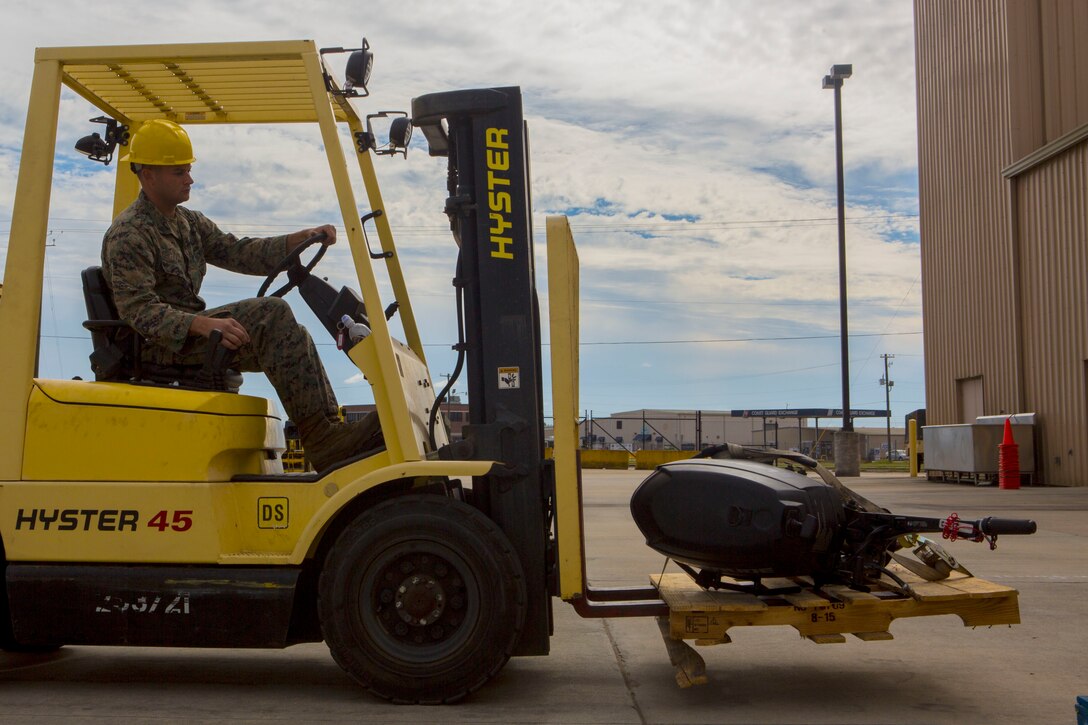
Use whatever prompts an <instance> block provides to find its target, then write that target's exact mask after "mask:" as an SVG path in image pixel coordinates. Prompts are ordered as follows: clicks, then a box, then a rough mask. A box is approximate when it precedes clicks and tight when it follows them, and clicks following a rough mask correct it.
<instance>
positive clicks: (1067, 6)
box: [915, 0, 1088, 485]
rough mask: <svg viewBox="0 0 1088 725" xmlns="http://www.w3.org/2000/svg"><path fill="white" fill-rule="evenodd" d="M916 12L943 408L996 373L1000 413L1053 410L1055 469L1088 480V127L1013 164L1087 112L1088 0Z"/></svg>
mask: <svg viewBox="0 0 1088 725" xmlns="http://www.w3.org/2000/svg"><path fill="white" fill-rule="evenodd" d="M915 23H916V27H915V32H916V51H917V56H916V58H917V59H916V62H917V79H918V135H919V144H918V145H919V152H918V153H919V162H918V167H919V169H918V171H919V187H920V188H919V204H920V209H921V235H922V284H923V315H924V319H925V344H926V398H927V413H928V420H929V423H930V424H941V423H955V422H961V421H959V420H957V413H956V408H957V383H956V381H957V380H963V379H965V378H971V377H974V376H982V378H983V388H984V390H983V395H984V407H985V412H986V413H987V414H999V413H1008V412H1014V411H1016V410H1017V409H1018V408H1022V409H1023V411H1024V412H1027V411H1034V412H1037V413H1038V414H1039V416H1040V418H1039V420H1040V431H1039V440H1038V446H1039V447H1038V449H1037V456H1036V460H1037V461H1038V463H1039V465H1040V473H1041V474H1042V476H1041V478H1042V480H1043V481H1044V482H1047V483H1051V484H1061V485H1088V251H1086V250H1088V220H1086V214H1088V213H1086V211H1085V209H1086V207H1088V141H1081V142H1079V143H1078V144H1077V145H1073V146H1071V147H1070V148H1065V149H1064V150H1063V151H1061V152H1060V153H1058V155H1055V156H1053V157H1052V158H1048V159H1047V160H1046V161H1043V162H1041V163H1039V164H1038V165H1037V166H1031V163H1034V162H1030V161H1022V162H1021V164H1018V167H1021V168H1026V170H1024V171H1020V170H1019V168H1018V169H1017V171H1010V172H1009V173H1010V176H1011V177H1012V178H1010V179H1005V178H1003V177H1002V174H1001V170H1002V168H1005V167H1009V166H1011V165H1012V164H1013V163H1014V162H1017V161H1021V160H1023V159H1025V157H1028V156H1029V155H1030V154H1032V153H1033V152H1036V151H1038V150H1039V149H1040V148H1041V147H1043V146H1045V145H1046V144H1048V143H1050V142H1053V141H1055V140H1056V139H1058V138H1059V137H1061V136H1063V135H1065V134H1069V133H1070V132H1072V131H1075V130H1077V129H1079V128H1081V127H1082V126H1083V125H1084V124H1085V123H1088V1H1086V0H976V1H974V2H963V3H960V2H955V3H953V2H944V1H943V0H916V1H915ZM1067 138H1068V137H1067ZM1057 146H1058V147H1059V148H1064V146H1063V145H1062V144H1061V143H1059V144H1058V145H1057ZM1036 155H1038V154H1036ZM1014 227H1015V228H1014ZM1014 252H1015V254H1014ZM1014 261H1015V263H1016V267H1015V269H1014V267H1013V264H1014ZM1017 286H1018V287H1019V289H1017ZM1017 335H1019V337H1018V338H1017ZM1021 356H1022V357H1021ZM1021 387H1022V389H1021Z"/></svg>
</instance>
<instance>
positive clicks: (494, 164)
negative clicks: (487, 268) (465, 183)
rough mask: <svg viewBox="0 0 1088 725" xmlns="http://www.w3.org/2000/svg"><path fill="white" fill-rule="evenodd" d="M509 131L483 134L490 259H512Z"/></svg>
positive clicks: (491, 131)
mask: <svg viewBox="0 0 1088 725" xmlns="http://www.w3.org/2000/svg"><path fill="white" fill-rule="evenodd" d="M509 133H510V132H509V131H508V130H507V129H505V128H489V129H487V131H486V132H485V134H484V137H485V143H486V146H487V149H486V151H485V157H486V160H487V208H488V209H490V210H491V216H490V221H491V227H490V229H488V235H489V237H490V240H491V245H492V248H491V256H492V257H493V258H495V259H513V258H514V253H513V251H511V250H510V249H508V247H513V245H514V240H513V238H512V237H510V236H508V235H507V234H506V232H507V230H509V229H510V228H511V227H513V226H514V223H513V222H512V221H510V219H509V218H508V215H509V214H510V213H511V210H512V207H513V204H512V201H513V200H512V197H511V196H510V192H509V191H505V190H503V189H506V188H507V187H509V186H510V177H509V172H510V151H509V148H510V142H509V141H507V140H506V137H507V136H508V135H509Z"/></svg>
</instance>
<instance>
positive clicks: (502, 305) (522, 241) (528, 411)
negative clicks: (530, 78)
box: [412, 87, 554, 655]
mask: <svg viewBox="0 0 1088 725" xmlns="http://www.w3.org/2000/svg"><path fill="white" fill-rule="evenodd" d="M412 118H413V123H414V124H415V125H417V126H419V127H420V128H421V129H422V130H423V132H424V135H425V136H426V137H427V140H428V144H429V146H430V153H431V155H432V156H446V157H447V158H448V160H449V165H448V170H449V175H448V187H449V198H448V199H447V200H446V209H445V211H446V214H447V216H448V217H449V220H450V228H451V230H452V232H453V236H454V239H455V240H456V242H457V244H458V246H459V248H460V250H459V254H458V260H457V273H456V277H455V279H454V286H455V287H456V288H457V294H458V297H459V302H458V305H459V310H463V313H462V314H459V318H461V321H460V324H461V325H462V330H461V332H462V335H463V337H462V340H461V344H460V345H459V347H460V348H461V350H463V352H464V354H465V358H466V366H465V374H466V376H467V382H468V397H469V424H468V425H467V426H466V427H465V429H464V436H465V440H466V441H468V442H469V443H470V445H469V446H468V451H467V456H466V457H469V458H472V459H475V460H492V461H499V462H501V463H503V464H505V469H504V470H502V471H501V473H499V474H498V475H496V474H491V475H488V476H482V477H476V478H474V479H473V494H474V503H475V504H476V505H477V507H479V508H480V509H481V510H482V511H483V512H484V513H486V514H487V515H488V516H490V517H491V519H492V520H494V521H495V522H496V523H497V524H498V525H499V527H500V528H501V529H502V530H503V532H504V533H505V534H506V536H507V537H508V538H509V539H510V541H511V543H512V544H513V546H514V548H515V549H516V550H517V552H518V556H519V558H520V560H521V565H522V570H523V572H524V573H525V576H526V587H527V592H528V595H529V597H528V600H529V601H528V603H529V608H528V613H527V618H526V622H525V630H524V632H523V635H522V638H521V643H520V645H519V648H518V651H517V652H516V654H520V655H529V654H546V653H547V651H548V637H549V635H550V632H551V610H550V602H551V600H550V591H549V590H550V587H549V584H548V582H549V580H550V575H551V572H552V570H553V568H554V564H553V560H554V555H553V552H552V551H551V549H550V547H549V533H550V531H551V523H552V521H551V515H550V511H551V498H552V497H551V490H552V474H551V468H550V467H549V466H548V465H547V464H546V462H545V459H544V417H543V391H542V387H541V356H540V311H539V307H538V301H537V293H536V273H535V269H534V261H533V234H532V217H531V213H530V210H531V208H532V207H531V203H530V192H529V168H528V167H529V151H528V138H527V136H526V129H525V122H524V119H523V116H522V105H521V90H520V89H519V88H516V87H515V88H490V89H476V90H466V91H452V92H447V93H435V94H430V95H426V96H421V97H419V98H416V99H414V100H413V101H412ZM462 305H463V306H462ZM456 457H461V455H457V456H456Z"/></svg>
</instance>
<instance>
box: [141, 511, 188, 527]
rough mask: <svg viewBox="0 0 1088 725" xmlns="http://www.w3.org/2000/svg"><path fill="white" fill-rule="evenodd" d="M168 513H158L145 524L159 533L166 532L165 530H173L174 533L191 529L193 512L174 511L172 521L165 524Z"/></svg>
mask: <svg viewBox="0 0 1088 725" xmlns="http://www.w3.org/2000/svg"><path fill="white" fill-rule="evenodd" d="M169 513H171V512H170V511H160V512H158V513H157V514H155V515H154V516H152V517H151V520H150V521H148V522H147V525H148V526H149V527H150V528H152V529H158V530H159V531H166V530H167V529H173V530H174V531H188V530H189V529H191V528H192V527H193V512H192V511H174V512H173V514H174V516H173V519H172V520H171V521H169V522H167V514H169Z"/></svg>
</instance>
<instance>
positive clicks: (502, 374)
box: [499, 368, 521, 390]
mask: <svg viewBox="0 0 1088 725" xmlns="http://www.w3.org/2000/svg"><path fill="white" fill-rule="evenodd" d="M520 387H521V368H499V390H516V389H518V388H520Z"/></svg>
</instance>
